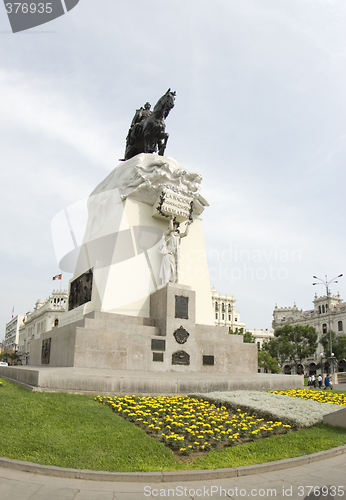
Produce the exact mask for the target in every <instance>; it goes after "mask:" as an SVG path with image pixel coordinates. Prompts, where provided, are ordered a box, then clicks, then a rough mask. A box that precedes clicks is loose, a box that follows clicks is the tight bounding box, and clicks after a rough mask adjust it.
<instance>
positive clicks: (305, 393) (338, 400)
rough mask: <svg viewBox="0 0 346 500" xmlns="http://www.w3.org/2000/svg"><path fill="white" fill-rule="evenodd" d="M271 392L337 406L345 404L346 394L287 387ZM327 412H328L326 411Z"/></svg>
mask: <svg viewBox="0 0 346 500" xmlns="http://www.w3.org/2000/svg"><path fill="white" fill-rule="evenodd" d="M269 392H270V393H271V394H281V395H283V396H291V397H293V398H300V399H307V400H312V401H317V402H318V403H328V404H334V405H339V406H346V395H345V394H338V393H337V392H326V391H315V390H311V389H289V390H286V391H269ZM328 413H330V412H329V411H328Z"/></svg>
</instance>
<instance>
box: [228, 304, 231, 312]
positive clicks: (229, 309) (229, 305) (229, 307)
mask: <svg viewBox="0 0 346 500" xmlns="http://www.w3.org/2000/svg"><path fill="white" fill-rule="evenodd" d="M228 311H229V312H231V311H232V308H231V304H228Z"/></svg>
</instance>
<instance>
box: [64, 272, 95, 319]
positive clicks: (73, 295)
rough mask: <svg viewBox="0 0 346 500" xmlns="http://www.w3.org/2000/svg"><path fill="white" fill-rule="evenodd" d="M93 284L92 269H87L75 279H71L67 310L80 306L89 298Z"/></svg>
mask: <svg viewBox="0 0 346 500" xmlns="http://www.w3.org/2000/svg"><path fill="white" fill-rule="evenodd" d="M92 285H93V270H92V269H89V271H87V272H86V273H84V274H81V275H80V276H78V278H76V279H75V280H73V281H71V285H70V294H69V298H68V310H69V311H71V309H75V308H76V307H79V306H82V305H83V304H85V303H86V302H89V301H90V300H91V294H92Z"/></svg>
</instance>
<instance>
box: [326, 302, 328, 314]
mask: <svg viewBox="0 0 346 500" xmlns="http://www.w3.org/2000/svg"><path fill="white" fill-rule="evenodd" d="M327 311H328V304H326V312H327Z"/></svg>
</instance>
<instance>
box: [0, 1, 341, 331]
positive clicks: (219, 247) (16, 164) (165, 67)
mask: <svg viewBox="0 0 346 500" xmlns="http://www.w3.org/2000/svg"><path fill="white" fill-rule="evenodd" d="M345 26H346V3H345V1H344V0H208V1H207V0H169V1H167V0H146V1H143V0H127V1H126V2H124V1H123V0H121V1H120V0H102V2H101V1H99V0H80V2H79V4H78V5H77V6H76V7H75V8H74V9H73V10H71V11H70V12H69V13H68V14H66V15H64V16H62V17H60V18H58V19H56V20H54V21H52V22H50V23H48V24H45V25H42V26H39V27H37V28H33V29H31V30H28V31H26V32H20V33H17V34H13V33H12V32H11V31H10V24H9V21H8V18H7V15H6V12H5V9H4V8H3V7H1V6H0V95H1V99H0V155H1V156H0V158H1V160H0V161H1V197H0V204H1V233H2V237H1V247H0V251H1V263H2V264H1V275H0V278H1V321H2V324H3V335H1V333H0V340H1V338H2V337H4V331H5V323H6V322H8V321H9V320H10V319H11V314H12V308H13V307H14V308H15V314H25V313H26V312H27V311H29V310H32V309H33V307H34V304H35V301H36V300H37V299H38V298H40V299H42V300H44V299H45V298H47V297H48V296H49V295H50V293H51V292H52V290H53V288H54V283H56V282H53V281H52V277H53V276H54V275H56V274H58V273H59V272H60V271H59V268H58V265H57V261H56V258H55V254H54V248H53V243H52V235H51V227H50V225H51V220H52V218H53V217H54V216H55V215H56V214H57V213H58V212H59V211H60V210H62V209H64V208H65V207H66V206H68V205H70V204H72V203H74V202H76V201H78V200H80V199H82V198H85V197H87V196H88V195H89V194H90V193H91V191H92V190H93V189H94V188H95V186H96V185H97V184H98V183H99V182H100V181H101V180H103V179H104V178H105V177H106V176H107V175H108V173H109V172H110V171H111V170H112V169H113V168H115V167H116V166H117V164H118V163H119V162H118V159H119V158H122V157H123V154H124V146H125V138H126V134H127V130H128V127H129V125H130V122H131V119H132V117H133V114H134V111H135V109H137V108H139V107H140V106H142V105H143V104H144V103H145V102H146V101H149V102H151V103H152V104H155V102H156V101H157V100H158V98H159V97H160V96H161V95H163V93H165V92H166V90H167V89H168V88H169V87H170V88H171V89H172V90H175V91H176V93H177V96H176V101H175V102H176V104H175V108H174V109H173V110H172V111H171V113H170V115H169V117H168V118H167V120H166V131H167V132H168V133H169V134H170V138H169V141H168V145H167V149H166V155H167V156H170V157H172V158H174V159H175V160H177V161H178V162H179V163H180V164H181V165H182V166H183V167H185V168H187V169H188V170H191V171H193V172H199V173H200V174H201V175H202V177H203V183H202V193H203V195H204V196H205V198H207V200H208V201H209V203H210V207H209V208H207V209H206V211H205V212H204V223H203V224H204V226H203V227H204V233H205V242H206V249H207V255H208V258H209V269H210V281H211V283H210V284H211V286H212V285H215V286H216V288H217V290H218V291H219V292H221V293H227V294H228V295H232V294H233V295H234V296H235V298H236V299H237V302H236V308H237V309H238V310H240V319H241V320H242V321H244V322H245V323H246V325H247V327H248V328H270V327H271V321H272V311H273V308H274V307H275V304H276V303H277V304H278V306H292V305H293V303H294V302H296V304H297V306H298V307H299V308H303V309H310V308H311V307H312V300H313V298H314V293H315V292H316V291H317V293H318V294H319V295H322V294H323V292H324V288H323V286H320V287H313V286H312V282H313V280H312V275H317V276H319V277H321V278H323V277H324V275H326V274H327V275H328V279H329V278H333V277H334V276H336V275H338V274H340V273H344V272H345V273H346V268H345V265H344V264H345V252H346V237H345V226H344V220H345V208H344V207H345V160H346V143H345V136H346V78H345V77H346V30H345ZM69 278H70V276H68V275H65V274H64V276H63V282H62V286H63V287H64V288H67V287H68V280H69ZM331 290H332V292H333V293H336V292H337V291H340V294H341V296H342V297H343V298H344V299H345V300H346V276H345V277H344V278H341V279H340V282H339V284H337V285H336V284H334V285H332V288H331Z"/></svg>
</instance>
